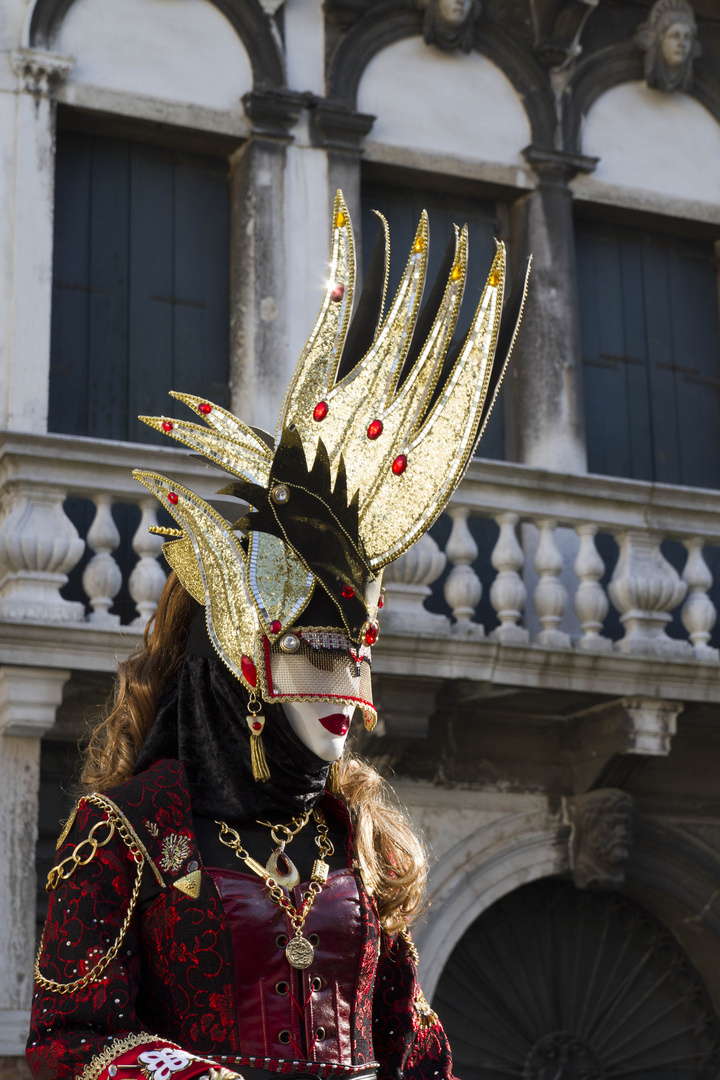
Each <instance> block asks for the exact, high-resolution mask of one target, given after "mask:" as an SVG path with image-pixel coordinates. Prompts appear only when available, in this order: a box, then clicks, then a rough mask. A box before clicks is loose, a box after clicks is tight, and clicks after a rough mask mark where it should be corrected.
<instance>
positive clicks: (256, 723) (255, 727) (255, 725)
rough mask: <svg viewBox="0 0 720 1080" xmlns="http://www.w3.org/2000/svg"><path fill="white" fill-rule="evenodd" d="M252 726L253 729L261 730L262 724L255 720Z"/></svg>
mask: <svg viewBox="0 0 720 1080" xmlns="http://www.w3.org/2000/svg"><path fill="white" fill-rule="evenodd" d="M252 728H253V731H262V728H263V726H262V724H261V723H260V721H259V720H256V721H255V723H254V724H253V726H252Z"/></svg>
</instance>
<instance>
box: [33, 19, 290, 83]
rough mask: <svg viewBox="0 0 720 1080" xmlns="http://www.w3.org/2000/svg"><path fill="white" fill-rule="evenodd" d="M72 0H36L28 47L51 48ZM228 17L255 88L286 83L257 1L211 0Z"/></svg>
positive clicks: (275, 47) (278, 56)
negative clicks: (242, 49) (250, 71)
mask: <svg viewBox="0 0 720 1080" xmlns="http://www.w3.org/2000/svg"><path fill="white" fill-rule="evenodd" d="M73 3H74V0H35V6H34V7H33V10H32V14H31V15H30V23H29V31H28V38H29V41H28V43H29V45H30V47H31V48H40V49H50V50H52V47H53V43H54V41H55V40H56V38H57V35H58V33H59V31H60V27H61V26H62V23H63V19H64V18H65V16H66V15H67V13H68V11H69V10H70V8H71V7H72V5H73ZM210 3H211V4H214V6H215V7H216V8H217V9H218V11H220V12H221V13H222V14H223V15H224V16H225V18H226V19H227V20H228V22H229V23H230V25H231V26H232V27H233V29H234V30H235V33H236V34H237V35H238V37H239V38H240V40H241V41H242V43H243V45H244V46H245V49H246V51H247V54H248V57H249V58H250V64H251V66H252V72H253V85H254V89H255V90H266V89H269V88H271V87H273V88H279V87H284V86H285V85H286V80H285V66H284V62H283V57H282V54H281V52H280V49H279V48H278V45H277V43H276V41H275V38H274V37H273V34H272V31H271V29H270V23H269V20H268V18H267V16H266V15H265V13H264V12H263V10H262V8H261V6H260V4H259V3H258V0H210Z"/></svg>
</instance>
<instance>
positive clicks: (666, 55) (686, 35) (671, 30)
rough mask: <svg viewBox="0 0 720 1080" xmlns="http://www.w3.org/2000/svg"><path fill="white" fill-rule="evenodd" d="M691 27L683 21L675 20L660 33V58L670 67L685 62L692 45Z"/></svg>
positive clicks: (675, 66)
mask: <svg viewBox="0 0 720 1080" xmlns="http://www.w3.org/2000/svg"><path fill="white" fill-rule="evenodd" d="M693 36H694V35H693V32H692V29H691V28H690V27H689V26H688V25H687V23H684V22H675V23H673V24H672V25H671V26H669V27H668V29H667V30H666V31H665V33H664V34H663V35H662V38H661V39H660V51H661V53H662V58H663V60H664V61H665V63H666V64H667V65H668V67H670V68H679V67H682V65H683V64H685V63H686V62H687V60H688V58H689V56H690V53H691V51H692V47H693Z"/></svg>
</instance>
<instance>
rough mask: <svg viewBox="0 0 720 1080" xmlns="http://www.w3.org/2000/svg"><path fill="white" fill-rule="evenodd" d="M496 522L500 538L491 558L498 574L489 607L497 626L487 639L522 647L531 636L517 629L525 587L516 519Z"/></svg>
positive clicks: (511, 516) (506, 517) (510, 517)
mask: <svg viewBox="0 0 720 1080" xmlns="http://www.w3.org/2000/svg"><path fill="white" fill-rule="evenodd" d="M495 521H496V522H497V524H498V526H499V528H500V535H499V536H498V538H497V543H496V544H495V547H494V548H493V553H492V555H491V557H490V561H491V563H492V564H493V566H494V567H495V569H496V570H497V576H496V578H495V580H494V581H493V583H492V585H491V586H490V603H491V604H492V606H493V607H494V609H495V611H496V612H497V617H498V619H499V620H500V625H499V626H497V627H496V628H495V629H494V630H493V631H492V633H491V634H490V635H489V636H490V637H491V638H493V639H494V640H495V641H502V642H509V643H512V644H520V645H523V644H525V643H526V642H527V641H528V640H529V637H530V635H529V634H528V631H527V630H526V629H525V627H523V626H520V625H519V623H520V620H521V618H522V613H523V608H524V607H525V598H526V596H527V590H526V588H525V583H524V582H523V579H522V578H521V577H520V573H519V571H520V570H522V568H523V563H524V562H525V556H524V554H523V549H522V548H521V547H520V544H519V543H518V538H517V535H516V533H515V528H516V526H517V523H518V521H519V517H518V515H517V514H513V513H505V514H500V515H499V516H498V517H496V518H495Z"/></svg>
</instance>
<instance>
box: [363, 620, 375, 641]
mask: <svg viewBox="0 0 720 1080" xmlns="http://www.w3.org/2000/svg"><path fill="white" fill-rule="evenodd" d="M377 636H378V627H377V623H374V622H373V623H370V625H369V626H368V628H367V630H366V631H365V644H366V645H374V644H375V642H376V641H377Z"/></svg>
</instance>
